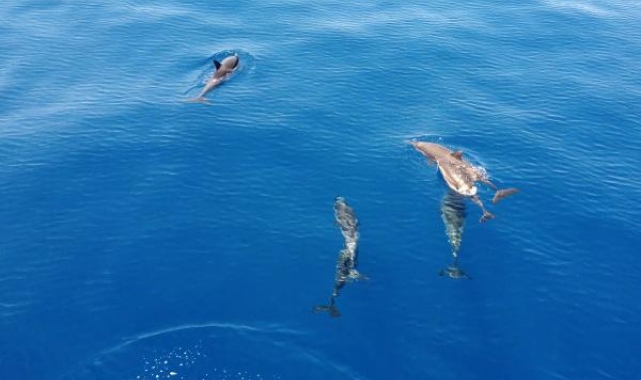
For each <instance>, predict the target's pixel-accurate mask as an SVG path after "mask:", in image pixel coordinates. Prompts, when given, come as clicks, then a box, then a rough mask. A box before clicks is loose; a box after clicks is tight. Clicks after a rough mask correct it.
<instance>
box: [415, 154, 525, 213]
mask: <svg viewBox="0 0 641 380" xmlns="http://www.w3.org/2000/svg"><path fill="white" fill-rule="evenodd" d="M411 144H412V145H413V146H414V148H415V149H416V150H417V151H419V152H421V153H422V154H423V155H424V156H425V157H427V160H428V161H429V163H430V165H431V164H434V163H436V164H437V165H438V170H439V172H440V173H441V175H442V176H443V179H444V180H445V183H447V185H448V186H449V188H450V189H452V190H454V191H456V192H457V193H459V194H461V195H464V196H467V197H469V198H470V199H471V200H472V201H473V202H474V203H475V204H476V205H477V206H479V207H480V208H481V211H483V216H481V219H480V220H479V221H480V222H485V221H487V220H489V219H492V218H494V215H493V214H492V213H490V212H489V211H487V209H486V208H485V206H484V205H483V202H482V201H481V198H479V196H478V195H477V192H478V188H477V187H476V186H475V185H474V183H475V182H482V183H484V184H486V185H487V186H489V187H491V188H492V189H493V190H494V191H496V193H495V194H494V198H493V199H492V203H497V202H498V201H500V200H501V199H503V198H505V197H508V196H510V195H512V194H514V193H516V192H518V191H519V190H518V189H516V188H509V189H503V190H499V189H498V188H497V187H496V185H494V184H493V183H492V182H490V180H489V178H488V177H487V175H486V174H485V172H484V171H483V170H481V169H480V168H477V167H475V166H474V165H472V164H470V163H469V162H467V161H466V160H464V159H463V152H461V151H456V152H453V151H451V150H449V149H447V148H445V147H444V146H442V145H438V144H434V143H428V142H422V141H412V142H411Z"/></svg>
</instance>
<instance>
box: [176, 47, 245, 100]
mask: <svg viewBox="0 0 641 380" xmlns="http://www.w3.org/2000/svg"><path fill="white" fill-rule="evenodd" d="M239 61H240V60H239V58H238V56H237V55H236V54H234V55H231V56H229V57H225V59H223V60H222V62H218V61H217V60H215V59H214V66H216V71H215V72H214V75H213V76H212V77H211V79H209V81H207V84H206V85H205V88H203V90H202V91H201V92H200V95H198V96H197V97H195V98H191V99H189V100H188V101H189V102H199V103H206V100H205V95H207V93H209V91H211V90H213V89H214V88H216V87H218V85H220V84H221V83H223V82H224V81H225V79H227V78H228V77H229V76H230V75H231V73H233V72H234V71H235V70H236V68H237V67H238V62H239Z"/></svg>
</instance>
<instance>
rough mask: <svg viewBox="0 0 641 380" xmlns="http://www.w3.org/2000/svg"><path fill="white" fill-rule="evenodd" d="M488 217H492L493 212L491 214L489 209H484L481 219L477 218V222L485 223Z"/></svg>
mask: <svg viewBox="0 0 641 380" xmlns="http://www.w3.org/2000/svg"><path fill="white" fill-rule="evenodd" d="M490 219H494V214H492V213H491V212H489V211H486V210H484V211H483V216H481V219H479V222H481V223H485V222H487V221H488V220H490Z"/></svg>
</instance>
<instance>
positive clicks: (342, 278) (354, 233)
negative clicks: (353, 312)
mask: <svg viewBox="0 0 641 380" xmlns="http://www.w3.org/2000/svg"><path fill="white" fill-rule="evenodd" d="M334 217H335V219H336V223H338V225H339V227H340V228H341V232H342V233H343V238H344V239H345V245H344V246H343V249H341V251H340V253H339V255H338V260H337V261H336V274H335V276H334V289H333V291H332V296H331V297H330V298H329V303H328V304H327V305H320V306H316V307H314V312H315V313H318V312H322V311H326V312H328V313H329V315H330V316H332V317H334V318H336V317H340V315H341V313H340V312H339V311H338V308H337V307H336V297H338V293H339V292H340V290H341V289H342V288H343V287H344V286H345V285H346V284H347V283H348V282H350V281H354V280H360V279H364V278H366V277H365V276H363V275H362V274H360V273H359V272H358V270H356V266H357V264H358V262H357V249H358V238H359V234H358V219H356V214H354V210H353V209H352V208H351V207H350V206H348V205H347V203H346V202H345V199H344V198H343V197H337V198H336V201H335V202H334Z"/></svg>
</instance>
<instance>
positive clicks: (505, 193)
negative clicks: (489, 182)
mask: <svg viewBox="0 0 641 380" xmlns="http://www.w3.org/2000/svg"><path fill="white" fill-rule="evenodd" d="M518 192H519V189H517V188H515V187H511V188H509V189H503V190H497V191H496V193H495V194H494V198H492V203H493V204H497V203H498V202H499V201H500V200H501V199H503V198H507V197H509V196H510V195H512V194H516V193H518Z"/></svg>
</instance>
